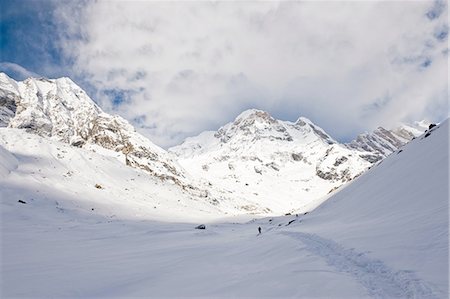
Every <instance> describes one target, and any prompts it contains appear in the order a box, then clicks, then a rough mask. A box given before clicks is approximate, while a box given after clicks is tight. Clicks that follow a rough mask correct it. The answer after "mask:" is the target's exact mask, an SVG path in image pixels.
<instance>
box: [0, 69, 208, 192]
mask: <svg viewBox="0 0 450 299" xmlns="http://www.w3.org/2000/svg"><path fill="white" fill-rule="evenodd" d="M0 126H3V127H5V126H7V127H9V128H19V129H25V130H26V131H27V132H31V133H34V134H38V135H40V136H43V137H49V138H52V139H55V140H58V141H62V142H65V143H68V144H71V145H73V146H76V147H84V148H88V149H91V150H94V151H100V152H101V151H103V150H104V149H107V150H112V151H114V152H116V155H115V156H116V157H117V158H118V159H120V160H121V161H122V162H123V163H126V164H127V165H130V166H132V167H135V168H140V169H143V170H145V171H147V172H149V173H151V174H153V175H155V176H157V177H159V178H161V179H162V180H171V181H173V182H175V183H176V184H178V185H180V186H181V187H183V188H185V189H188V190H190V192H193V193H197V195H201V196H207V192H206V191H205V190H200V189H198V188H197V187H194V186H193V184H192V183H191V181H190V180H189V179H187V174H186V172H185V171H184V169H183V168H182V167H180V166H179V165H178V163H177V162H176V161H174V160H172V159H171V157H170V155H168V154H167V152H166V151H164V150H163V149H161V148H160V147H158V146H156V145H155V144H153V143H152V142H150V141H149V140H148V139H147V138H145V137H144V136H142V135H140V134H138V133H137V132H136V131H135V129H134V128H133V126H131V125H130V124H129V123H128V122H127V121H126V120H125V119H123V118H121V117H120V116H112V115H109V114H107V113H104V112H103V111H102V110H101V109H100V107H98V106H97V104H95V102H94V101H92V100H91V99H90V98H89V96H88V95H87V94H86V93H85V92H84V91H83V90H82V89H81V88H80V87H79V86H77V85H76V84H75V83H74V82H73V81H72V80H70V79H69V78H60V79H55V80H48V79H43V78H41V79H35V78H29V79H27V80H25V81H23V82H15V81H14V80H12V79H11V78H9V77H8V76H7V75H5V74H4V73H0Z"/></svg>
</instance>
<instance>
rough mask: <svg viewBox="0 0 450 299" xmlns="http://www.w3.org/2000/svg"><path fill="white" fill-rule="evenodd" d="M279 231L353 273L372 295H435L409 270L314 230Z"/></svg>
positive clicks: (339, 269) (415, 296)
mask: <svg viewBox="0 0 450 299" xmlns="http://www.w3.org/2000/svg"><path fill="white" fill-rule="evenodd" d="M283 234H285V235H287V236H290V237H293V238H295V239H298V240H300V241H301V242H302V243H303V244H304V245H305V246H306V249H307V250H308V251H310V252H311V253H313V254H315V255H318V256H321V257H323V258H325V260H326V261H327V263H328V264H329V265H330V266H333V267H335V268H336V269H337V270H338V271H340V272H345V273H348V274H350V275H352V276H353V277H355V278H356V280H357V281H358V282H359V283H361V284H362V285H363V286H364V287H365V288H366V289H367V291H368V293H369V295H370V296H372V297H374V298H430V299H431V298H438V296H436V295H435V294H434V293H433V291H432V288H431V287H430V286H429V285H428V284H427V283H426V282H424V281H423V280H421V279H419V278H417V277H416V275H415V273H414V272H412V271H405V270H401V271H395V270H393V269H391V268H389V267H388V266H386V265H385V264H384V263H383V262H382V261H380V260H376V259H371V258H369V257H367V256H366V255H365V254H364V253H359V252H356V251H355V250H354V249H353V248H351V249H346V248H344V247H342V246H341V245H339V244H338V243H336V242H334V241H332V240H329V239H324V238H322V237H319V236H317V235H315V234H307V233H299V232H297V233H294V232H283Z"/></svg>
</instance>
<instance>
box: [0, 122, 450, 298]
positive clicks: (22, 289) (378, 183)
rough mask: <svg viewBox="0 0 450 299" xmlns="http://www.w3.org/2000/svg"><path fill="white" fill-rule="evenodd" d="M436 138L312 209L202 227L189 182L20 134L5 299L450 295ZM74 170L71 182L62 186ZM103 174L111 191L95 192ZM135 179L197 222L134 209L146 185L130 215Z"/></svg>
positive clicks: (443, 162) (9, 210)
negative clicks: (155, 178) (177, 202)
mask: <svg viewBox="0 0 450 299" xmlns="http://www.w3.org/2000/svg"><path fill="white" fill-rule="evenodd" d="M6 130H10V129H6ZM0 131H1V130H0ZM430 133H431V134H429V135H428V136H427V137H425V136H422V137H420V138H416V139H415V140H414V141H413V142H412V143H410V144H408V145H407V146H405V147H404V148H403V149H402V151H401V152H399V153H398V154H397V153H396V154H393V155H391V156H389V157H388V158H387V159H386V160H384V161H383V162H382V163H381V164H379V165H378V166H375V167H372V169H371V170H370V171H368V172H367V173H365V174H364V175H362V176H360V177H359V178H357V179H356V180H354V181H353V182H352V183H350V184H349V185H347V186H346V187H345V188H343V189H341V191H338V192H337V193H335V194H334V195H333V196H332V197H331V198H330V199H329V200H328V201H326V202H325V203H324V204H323V205H321V206H320V207H319V208H317V209H316V210H314V211H312V212H310V213H308V214H307V215H292V216H285V217H277V218H270V219H269V218H265V219H258V220H252V221H249V222H246V223H242V222H239V223H238V219H229V220H226V221H225V220H219V219H217V220H216V221H215V222H208V223H206V226H207V228H206V230H195V229H194V226H195V225H196V224H198V223H200V222H204V221H205V219H206V218H204V217H205V215H204V214H202V213H197V214H196V213H195V212H194V211H195V209H189V208H190V207H193V205H197V206H200V205H202V203H199V202H195V201H192V202H189V201H188V199H186V198H184V197H183V194H180V193H179V188H177V189H176V190H172V191H168V190H166V187H161V188H159V187H158V186H152V184H151V180H152V177H151V176H149V177H148V178H147V177H146V178H142V180H141V179H139V177H138V174H141V173H142V172H137V170H135V169H132V168H129V167H125V166H124V165H123V164H121V163H117V161H116V160H115V159H114V158H111V159H110V160H109V159H107V158H105V157H103V156H96V155H97V154H95V153H92V152H90V151H84V150H83V149H81V151H82V154H77V153H80V152H79V151H80V149H76V150H74V151H73V152H72V151H68V149H70V147H67V148H66V147H64V146H65V144H61V143H55V144H52V143H49V144H47V143H44V144H39V140H41V141H42V142H43V139H38V138H37V137H36V136H35V135H28V137H27V135H20V134H21V133H20V131H18V137H17V138H18V139H20V140H23V141H24V142H25V146H24V147H23V148H17V146H16V145H14V144H16V142H13V143H14V144H11V143H9V142H8V143H6V142H5V141H3V143H2V145H3V146H4V147H5V149H6V150H8V152H10V153H6V152H5V151H4V150H2V151H1V152H0V154H1V156H0V158H2V159H5V161H6V160H7V161H9V162H7V163H8V165H9V166H7V167H4V168H5V169H8V171H9V172H10V173H9V174H7V175H6V176H2V177H1V179H0V190H1V192H0V196H1V197H0V199H1V201H0V204H1V209H0V212H1V234H2V267H1V270H0V271H1V278H2V279H1V285H0V289H1V292H2V293H1V297H2V298H12V297H34V298H49V297H50V298H61V297H79V298H97V297H107V298H125V297H126V298H130V297H150V298H152V297H153V298H162V297H169V296H170V297H195V298H199V297H203V298H212V297H215V298H217V297H233V298H236V297H238V298H243V297H247V298H248V297H251V298H261V297H271V298H448V226H449V222H448V207H449V206H448V183H449V180H448V178H449V177H448V137H449V127H448V121H445V122H444V123H442V124H441V125H440V126H439V127H437V128H435V129H433V130H432V131H431V132H430ZM8 138H10V137H8ZM28 138H29V139H28ZM3 140H4V139H3ZM33 146H38V147H40V148H43V149H45V148H47V147H49V149H50V152H53V154H54V155H56V156H57V155H58V153H59V154H60V155H62V156H64V158H59V159H60V160H61V165H58V164H55V163H54V162H52V163H49V162H51V159H49V160H48V161H46V160H42V159H40V157H35V156H32V155H29V153H28V152H27V151H30V152H32V151H33V149H32V147H33ZM54 146H57V147H60V146H61V147H60V150H57V149H56V148H54ZM64 151H66V152H67V153H64ZM43 152H45V151H43ZM11 154H12V155H11ZM5 157H6V158H5ZM100 157H103V159H101V158H100ZM36 158H38V160H36ZM89 158H92V159H95V161H97V159H98V162H96V163H95V165H92V164H90V163H89ZM81 159H84V160H86V161H84V160H81ZM16 160H17V161H18V162H19V163H16ZM66 160H67V161H68V162H71V163H66V162H67V161H66ZM80 160H81V161H83V163H81V161H80ZM64 161H66V162H64ZM5 164H6V163H5ZM2 165H4V164H2ZM68 165H71V167H73V169H68V170H72V171H73V172H74V174H73V177H74V180H75V181H74V183H73V185H72V184H71V183H70V180H71V179H69V178H68V179H67V180H66V179H61V178H60V177H59V179H58V180H57V179H56V178H57V177H58V176H61V174H62V173H64V172H65V171H66V167H68ZM117 165H120V166H121V167H123V169H120V170H121V171H120V172H117V170H119V169H116V168H115V167H118V166H117ZM95 166H97V167H98V168H97V169H95ZM16 167H17V168H16ZM54 167H56V168H54ZM91 167H93V169H92V170H89V172H87V174H86V175H83V172H82V168H83V169H85V168H88V169H89V168H91ZM39 169H40V170H41V171H39ZM105 169H111V170H116V171H111V172H108V173H121V178H118V177H114V176H113V175H111V176H112V177H110V176H109V175H107V174H105V173H104V170H105ZM52 171H54V172H55V173H54V174H52ZM94 171H96V172H97V173H101V174H102V176H101V177H104V178H105V181H102V182H100V183H103V184H104V186H105V188H104V189H101V190H98V189H96V188H95V187H94V186H93V184H95V183H98V181H97V180H96V179H95V176H94V175H93V172H94ZM122 171H123V172H122ZM78 172H80V173H78ZM50 174H52V176H54V179H52V180H51V181H50V182H46V180H47V178H44V177H43V176H45V177H47V176H50ZM82 176H83V177H82ZM133 178H134V179H135V180H137V181H136V182H135V184H136V185H134V184H133V183H131V182H132V180H131V179H133ZM110 180H111V182H110ZM123 182H126V184H127V185H128V184H129V185H128V186H127V187H130V188H137V187H138V186H137V185H139V188H148V189H146V191H147V192H151V191H153V192H155V193H156V194H147V195H148V196H149V198H148V202H151V204H153V203H154V201H155V200H158V201H160V202H164V201H165V200H166V199H167V201H169V199H171V198H172V197H175V196H177V198H180V199H182V202H183V203H186V206H185V207H183V209H185V211H186V213H189V215H188V216H189V217H188V219H186V220H189V221H190V222H195V224H193V223H179V222H178V221H180V219H181V218H179V216H180V215H181V214H182V213H183V211H178V212H176V214H174V213H173V212H174V211H172V210H170V209H162V210H160V211H159V212H158V213H151V212H149V211H148V210H146V209H145V205H146V204H147V203H148V202H147V203H146V204H144V203H143V204H142V205H141V206H140V208H141V211H140V213H142V214H144V216H143V217H139V215H135V214H133V212H135V211H133V207H137V206H138V205H137V203H139V201H138V200H137V199H136V198H132V195H134V194H135V192H136V191H135V190H133V192H130V197H129V198H128V197H127V199H126V200H127V201H128V203H127V205H128V207H127V205H125V204H124V205H121V204H120V201H119V200H114V197H112V198H111V195H113V194H114V192H113V191H112V190H116V189H114V188H121V187H123V184H122V183H123ZM57 183H59V184H60V186H58V185H55V184H57ZM142 186H144V187H142ZM108 190H111V191H108ZM164 190H165V191H164ZM38 191H39V192H38ZM75 191H77V192H79V194H74V192H75ZM102 192H110V193H109V194H108V196H105V195H102V194H103V193H102ZM80 195H81V196H80ZM19 199H23V200H24V201H26V202H27V203H26V204H23V203H19V202H18V200H19ZM135 200H136V201H137V203H136V204H133V201H135ZM56 202H57V203H56ZM94 204H95V206H94ZM91 207H95V209H94V210H93V211H92V210H91V209H90V208H91ZM208 207H210V206H208ZM174 208H176V207H174ZM206 212H207V213H210V214H214V213H216V211H213V210H207V211H206ZM111 213H116V215H117V217H110V216H112V215H111ZM216 216H217V214H216ZM149 219H156V220H157V221H155V220H153V221H152V220H149ZM176 222H178V223H176ZM258 226H261V227H262V230H263V233H262V234H261V235H259V236H257V235H256V234H257V228H258Z"/></svg>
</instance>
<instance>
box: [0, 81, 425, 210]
mask: <svg viewBox="0 0 450 299" xmlns="http://www.w3.org/2000/svg"><path fill="white" fill-rule="evenodd" d="M0 127H7V128H9V129H22V130H25V131H26V132H28V133H32V134H36V135H39V136H41V137H42V138H47V139H51V140H53V141H59V142H63V143H65V144H68V145H71V146H72V147H74V148H83V149H86V150H90V151H94V152H97V153H100V154H102V155H105V156H111V157H114V158H116V159H118V160H119V161H120V162H121V163H123V164H126V165H128V166H131V167H134V168H137V169H141V170H143V171H145V172H147V173H149V174H151V175H152V176H154V177H157V178H159V179H160V181H169V182H171V183H173V184H175V185H176V186H178V187H180V188H181V189H182V190H183V192H185V193H187V194H189V196H193V197H196V198H202V199H203V200H204V201H205V202H209V203H210V204H212V205H220V209H221V210H222V211H223V212H224V213H225V212H226V213H229V212H231V213H232V210H233V209H231V210H230V209H229V205H234V211H235V212H237V213H242V212H246V213H255V214H261V213H278V214H279V213H286V212H289V211H292V210H298V209H301V210H302V211H309V210H311V209H312V208H313V207H315V206H316V204H317V202H318V201H320V200H321V198H323V197H324V196H327V195H328V194H329V193H331V192H332V191H334V190H336V189H337V188H339V187H340V186H342V185H343V184H345V183H347V182H349V181H351V180H352V179H353V178H355V177H357V176H359V175H360V174H361V173H363V172H364V171H365V170H366V169H367V168H369V167H370V166H371V165H372V164H373V163H375V162H377V161H379V160H380V159H382V158H384V157H386V156H387V155H388V154H389V153H391V152H392V151H394V150H396V149H397V148H398V147H400V146H402V145H403V144H404V143H405V142H407V141H408V140H409V139H411V138H412V137H413V136H417V134H419V133H420V132H421V130H422V127H421V126H417V127H416V128H412V127H407V126H404V127H402V128H400V129H398V130H396V131H387V130H384V129H382V128H379V129H378V130H377V131H375V132H374V133H373V134H364V135H361V136H359V137H358V138H357V139H356V140H355V141H354V142H352V143H350V144H347V145H343V144H339V143H338V142H337V141H336V140H334V139H333V138H332V137H331V136H330V135H328V134H327V133H326V132H325V131H324V130H323V129H321V128H320V127H319V126H317V125H316V124H314V123H313V122H311V121H310V120H308V119H306V118H304V117H300V118H299V119H298V120H297V121H296V122H288V121H281V120H277V119H275V118H273V117H272V116H270V115H269V114H268V113H267V112H264V111H260V110H255V109H252V110H247V111H244V112H243V113H242V114H240V115H239V116H238V117H237V118H236V119H235V120H234V121H233V122H231V123H229V124H227V125H225V126H223V127H222V128H220V129H219V130H218V131H217V132H204V133H202V134H200V135H199V136H197V137H192V138H188V139H187V140H186V141H185V142H184V143H183V144H181V145H179V146H176V147H173V148H171V149H170V152H171V153H172V154H171V153H168V152H166V151H165V150H164V149H162V148H160V147H158V146H156V145H155V144H153V143H152V142H151V141H150V140H148V139H147V138H145V137H144V136H142V135H140V134H139V133H137V132H136V131H135V129H134V128H133V127H132V126H131V125H130V124H129V123H128V122H127V121H126V120H124V119H123V118H121V117H119V116H113V115H109V114H107V113H104V112H103V111H102V110H101V108H100V107H99V106H98V105H96V103H95V102H94V101H92V99H90V98H89V96H88V95H87V94H86V92H84V91H83V90H82V89H81V88H80V87H79V86H77V85H76V84H75V83H74V82H73V81H72V80H70V79H69V78H59V79H52V80H49V79H44V78H39V79H38V78H29V79H27V80H25V81H22V82H16V81H14V80H13V79H11V78H9V77H8V76H7V75H6V74H4V73H0ZM12 134H15V133H14V132H13V133H12ZM4 139H5V142H8V141H7V140H8V139H9V137H8V133H4ZM44 154H45V153H44ZM173 154H175V155H176V156H178V157H174V155H173ZM177 159H178V161H177ZM180 164H181V165H180Z"/></svg>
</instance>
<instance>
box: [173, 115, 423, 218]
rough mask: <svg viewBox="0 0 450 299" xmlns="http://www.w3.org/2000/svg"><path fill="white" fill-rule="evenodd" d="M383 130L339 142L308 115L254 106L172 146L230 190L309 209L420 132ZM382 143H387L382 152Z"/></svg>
mask: <svg viewBox="0 0 450 299" xmlns="http://www.w3.org/2000/svg"><path fill="white" fill-rule="evenodd" d="M381 130H382V131H381ZM379 131H380V132H384V135H381V134H378V131H376V132H375V133H373V134H366V135H364V136H360V137H358V139H357V140H356V141H354V142H352V143H350V144H349V145H346V144H339V143H338V142H337V141H336V140H334V139H333V138H332V137H331V136H330V135H329V134H327V133H326V132H325V131H324V130H323V129H322V128H320V127H319V126H317V125H316V124H314V123H313V122H311V121H310V120H309V119H307V118H304V117H300V118H299V119H298V120H297V121H296V122H294V123H293V122H289V121H281V120H277V119H275V118H273V117H272V116H270V115H269V114H268V113H267V112H264V111H261V110H255V109H250V110H247V111H244V112H243V113H241V114H240V115H239V116H238V117H236V119H235V120H234V121H233V122H230V123H228V124H226V125H225V126H223V127H221V128H220V129H219V130H218V131H217V132H212V131H209V132H203V133H201V134H200V135H198V136H197V137H192V138H187V139H186V140H185V141H184V142H183V143H182V144H181V145H179V146H175V147H172V148H170V149H169V151H170V152H172V153H174V154H176V155H177V156H178V157H179V163H180V164H181V165H182V166H183V167H185V168H186V169H187V170H188V171H189V172H190V173H192V174H193V175H194V176H196V177H202V178H204V179H205V180H206V179H207V180H209V181H211V182H212V184H213V185H217V186H220V187H221V188H224V189H226V190H228V192H229V193H230V194H235V195H239V196H241V197H243V198H247V199H250V200H252V201H254V202H255V203H259V204H261V203H263V206H265V207H268V208H269V209H270V210H272V211H276V212H278V213H279V212H282V211H285V212H287V211H288V210H290V209H297V208H298V207H302V208H303V209H304V210H305V211H307V210H309V209H310V208H311V207H313V206H314V204H315V202H317V200H319V199H320V198H321V197H324V196H326V195H327V194H329V193H330V192H332V191H333V190H336V189H337V188H338V187H340V186H342V185H343V184H345V183H347V182H349V181H351V180H352V179H353V178H355V177H357V176H359V175H360V174H361V173H363V172H364V171H365V170H366V169H367V168H369V167H370V166H371V165H373V163H375V162H377V161H379V160H380V159H382V158H384V157H386V156H387V155H388V154H390V153H392V152H393V151H395V150H397V149H398V148H399V147H400V146H402V145H404V144H405V142H406V141H407V140H408V138H409V139H412V137H413V136H417V134H418V133H419V131H418V130H416V131H413V130H408V127H406V126H404V128H403V129H402V130H399V131H398V133H394V132H392V133H391V132H390V131H387V130H384V129H381V128H380V129H379ZM372 140H375V141H372ZM368 145H372V146H368ZM377 146H378V147H383V146H384V147H386V148H385V150H384V151H383V152H380V149H379V148H378V147H377ZM389 151H390V152H389ZM248 209H249V210H251V209H252V206H249V207H248Z"/></svg>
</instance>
